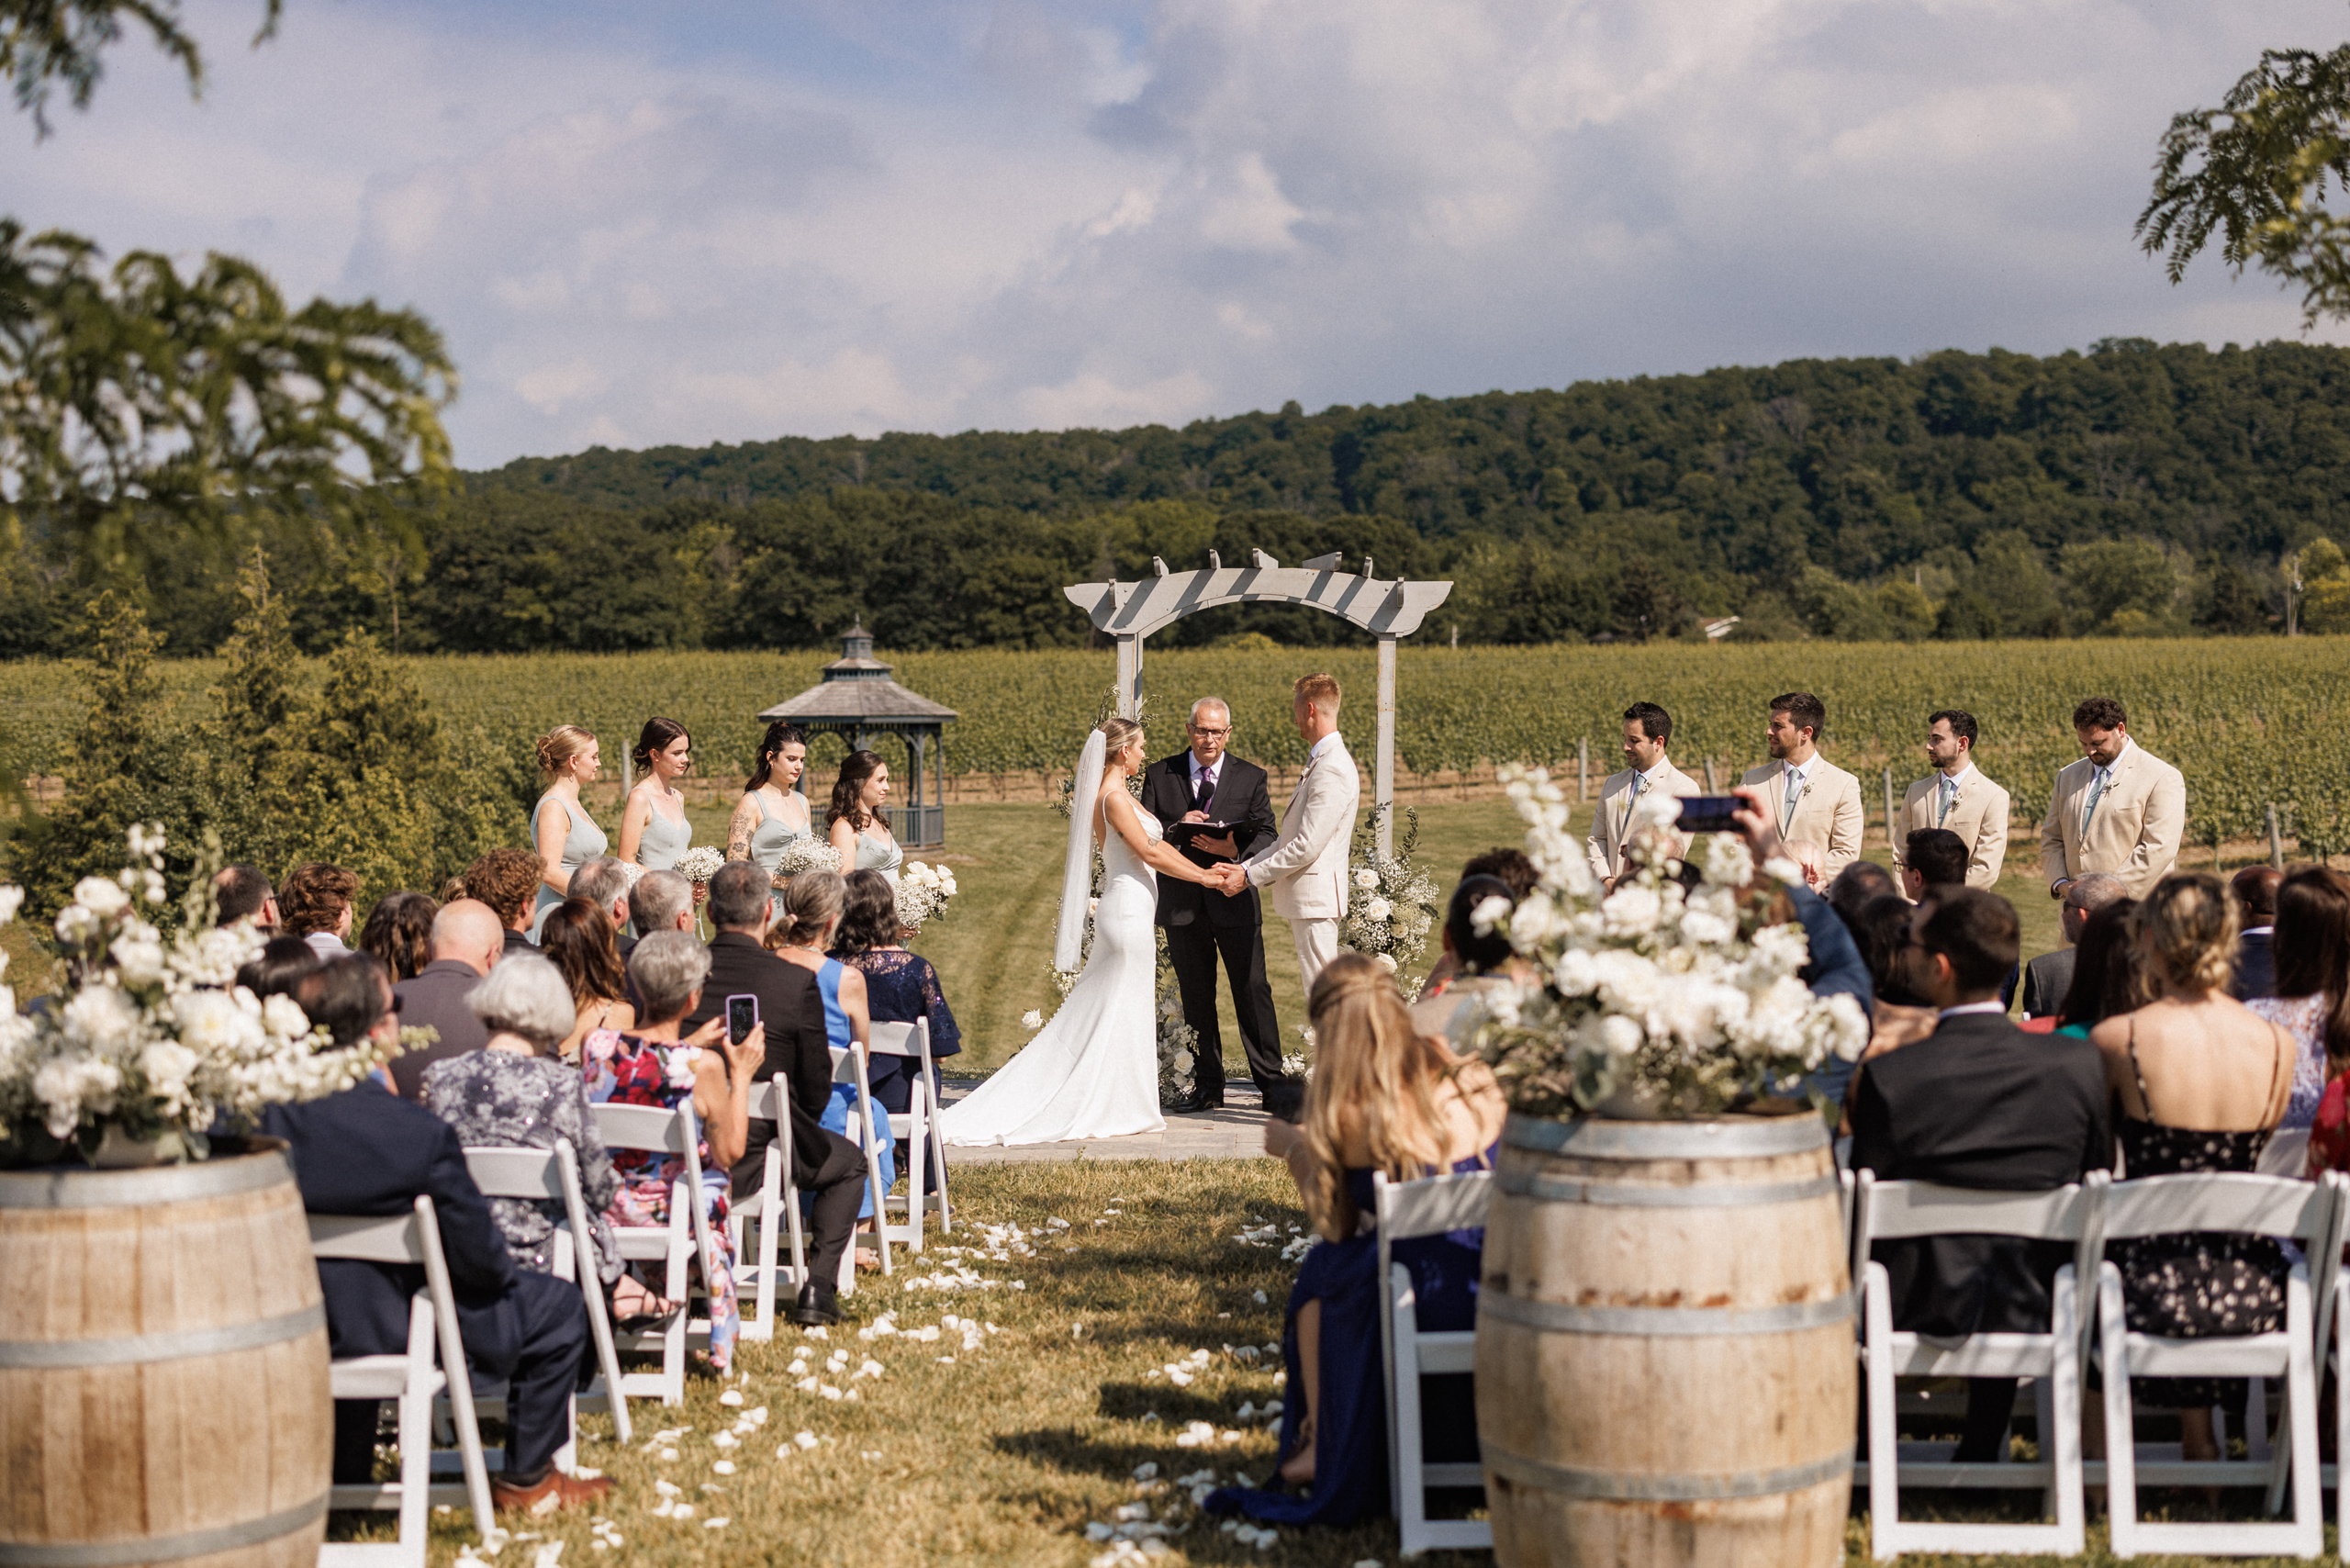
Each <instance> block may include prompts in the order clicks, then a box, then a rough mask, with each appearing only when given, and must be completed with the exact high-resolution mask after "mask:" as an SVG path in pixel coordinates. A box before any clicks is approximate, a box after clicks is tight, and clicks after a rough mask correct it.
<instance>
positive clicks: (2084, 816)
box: [2040, 697, 2187, 899]
mask: <svg viewBox="0 0 2350 1568" xmlns="http://www.w3.org/2000/svg"><path fill="white" fill-rule="evenodd" d="M2073 733H2074V734H2075V736H2076V737H2077V738H2078V739H2079V741H2080V743H2081V760H2080V761H2078V762H2076V763H2071V764H2068V765H2067V766H2066V767H2063V768H2060V769H2058V771H2057V774H2056V788H2055V790H2054V792H2053V793H2052V794H2051V795H2050V796H2049V800H2048V816H2047V820H2045V821H2044V822H2042V823H2041V824H2040V869H2041V872H2042V875H2044V876H2045V877H2046V878H2047V879H2048V896H2049V897H2050V898H2052V899H2061V898H2063V897H2064V896H2065V889H2066V888H2069V887H2071V886H2072V885H2073V882H2074V880H2075V879H2076V878H2079V877H2083V876H2086V875H2087V874H2088V873H2089V872H2091V871H2105V872H2109V873H2110V874H2111V875H2112V876H2114V877H2116V878H2119V879H2121V886H2122V890H2123V891H2124V892H2125V893H2126V895H2127V896H2129V897H2131V898H2133V899H2142V898H2144V897H2145V896H2146V894H2147V893H2148V892H2149V891H2151V890H2153V888H2154V884H2155V883H2156V882H2159V881H2161V880H2162V879H2164V878H2165V877H2166V876H2168V875H2169V874H2170V869H2171V868H2172V867H2173V866H2174V865H2176V864H2177V862H2178V846H2179V845H2180V844H2181V843H2182V842H2183V841H2184V840H2185V839H2186V836H2187V780H2186V779H2185V778H2183V777H2181V776H2180V774H2179V771H2178V769H2177V768H2176V767H2172V766H2171V765H2170V764H2169V763H2167V762H2165V761H2163V760H2162V759H2161V758H2160V757H2158V756H2153V755H2152V754H2150V753H2149V752H2147V751H2146V750H2144V749H2143V747H2141V746H2140V745H2138V744H2137V742H2135V741H2133V740H2132V739H2131V738H2130V722H2129V715H2128V714H2126V713H2124V712H2123V711H2121V703H2119V702H2117V701H2115V700H2113V699H2112V698H2110V697H2092V698H2090V699H2089V700H2087V701H2086V702H2084V703H2082V704H2081V705H2080V706H2079V707H2078V708H2076V709H2074V710H2073Z"/></svg>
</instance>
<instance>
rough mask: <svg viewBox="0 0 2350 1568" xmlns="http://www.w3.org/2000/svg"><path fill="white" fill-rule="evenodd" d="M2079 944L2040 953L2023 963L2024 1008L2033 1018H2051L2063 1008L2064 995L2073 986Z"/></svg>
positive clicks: (2079, 951) (2078, 956) (2078, 957)
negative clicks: (2028, 961)
mask: <svg viewBox="0 0 2350 1568" xmlns="http://www.w3.org/2000/svg"><path fill="white" fill-rule="evenodd" d="M2080 957H2081V950H2080V949H2079V948H2078V947H2059V948H2057V949H2056V950H2055V951H2054V952H2053V953H2042V954H2041V955H2040V957H2038V958H2034V959H2033V960H2032V961H2031V962H2030V963H2028V964H2026V965H2025V966H2024V967H2023V1010H2024V1013H2025V1014H2027V1015H2028V1016H2030V1017H2033V1018H2053V1017H2054V1016H2055V1015H2056V1014H2059V1013H2062V1012H2063V1011H2065V993H2066V992H2067V991H2071V990H2072V989H2073V966H2074V965H2075V964H2076V963H2077V962H2078V961H2079V960H2080Z"/></svg>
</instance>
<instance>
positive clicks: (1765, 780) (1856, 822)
mask: <svg viewBox="0 0 2350 1568" xmlns="http://www.w3.org/2000/svg"><path fill="white" fill-rule="evenodd" d="M1786 766H1787V765H1786V764H1785V763H1784V762H1774V763H1769V764H1766V765H1765V766H1763V767H1750V768H1748V769H1747V771H1746V777H1744V778H1740V780H1739V782H1740V784H1743V785H1744V786H1746V788H1748V789H1750V790H1761V791H1762V805H1763V809H1764V810H1765V811H1766V812H1768V813H1769V815H1770V818H1771V823H1772V825H1773V826H1774V827H1776V828H1777V829H1778V830H1779V836H1780V837H1782V838H1784V839H1785V840H1786V841H1787V842H1788V843H1790V844H1793V843H1795V842H1796V840H1798V839H1807V840H1809V841H1810V842H1811V843H1813V844H1817V845H1818V846H1820V849H1821V851H1822V854H1821V857H1820V866H1821V868H1822V875H1823V877H1833V876H1835V875H1836V873H1837V872H1839V871H1841V870H1842V869H1843V868H1845V867H1847V866H1850V865H1851V864H1852V862H1853V861H1855V860H1858V859H1859V858H1860V857H1861V824H1862V823H1863V822H1864V821H1866V820H1867V819H1866V818H1865V817H1864V816H1863V814H1862V812H1861V781H1860V780H1859V779H1857V778H1853V777H1852V775H1851V774H1849V773H1847V772H1845V771H1844V770H1843V769H1842V768H1841V767H1837V766H1836V765H1835V764H1834V763H1832V762H1830V761H1829V760H1828V759H1827V758H1826V757H1824V756H1818V754H1816V753H1815V754H1814V755H1813V756H1812V759H1811V760H1810V761H1809V762H1807V763H1805V764H1804V765H1803V777H1804V785H1803V793H1802V794H1801V795H1799V796H1797V797H1796V814H1795V820H1794V821H1792V822H1790V821H1788V820H1787V814H1786V811H1785V805H1786V795H1787V787H1786V782H1785V774H1786Z"/></svg>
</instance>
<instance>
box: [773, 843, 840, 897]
mask: <svg viewBox="0 0 2350 1568" xmlns="http://www.w3.org/2000/svg"><path fill="white" fill-rule="evenodd" d="M840 868H841V852H840V851H839V850H837V849H834V847H833V846H832V841H831V840H830V839H823V838H819V837H817V836H816V835H815V834H812V833H807V834H800V836H799V837H798V838H795V839H793V840H792V841H791V842H790V843H789V844H787V845H785V846H783V858H781V859H780V860H778V861H777V862H776V867H775V880H776V885H777V886H778V887H781V886H782V885H783V884H784V883H786V882H788V881H789V880H790V879H792V878H794V877H797V876H799V875H800V874H801V873H802V872H807V871H837V870H839V869H840Z"/></svg>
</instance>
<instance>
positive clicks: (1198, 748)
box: [1142, 697, 1304, 1119]
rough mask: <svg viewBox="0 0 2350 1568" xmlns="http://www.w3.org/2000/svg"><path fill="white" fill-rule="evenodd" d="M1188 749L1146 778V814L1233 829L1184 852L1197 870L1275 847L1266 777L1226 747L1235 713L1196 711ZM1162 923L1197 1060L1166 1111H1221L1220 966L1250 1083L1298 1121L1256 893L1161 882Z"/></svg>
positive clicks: (1296, 1093)
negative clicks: (1188, 1085)
mask: <svg viewBox="0 0 2350 1568" xmlns="http://www.w3.org/2000/svg"><path fill="white" fill-rule="evenodd" d="M1187 729H1188V732H1189V734H1190V735H1191V739H1192V744H1191V746H1190V747H1189V749H1187V750H1184V751H1179V752H1177V753H1176V754H1175V755H1174V756H1170V757H1167V758H1165V759H1164V760H1162V761H1159V762H1154V763H1152V764H1151V765H1150V767H1147V769H1145V770H1144V772H1143V776H1142V808H1143V810H1145V811H1147V812H1149V813H1150V814H1151V815H1153V816H1155V817H1157V818H1158V823H1159V825H1160V826H1161V827H1168V828H1171V827H1173V826H1174V825H1175V824H1176V823H1180V822H1218V823H1231V824H1232V831H1231V832H1230V833H1228V834H1218V835H1215V836H1213V837H1211V836H1207V835H1202V836H1200V837H1197V838H1194V839H1192V841H1191V842H1190V843H1189V844H1187V845H1184V846H1182V854H1183V856H1184V857H1185V858H1186V859H1188V860H1190V861H1191V862H1192V864H1193V865H1195V866H1213V865H1214V864H1216V863H1217V862H1218V861H1220V860H1221V861H1232V860H1237V859H1242V858H1244V857H1248V856H1250V855H1254V854H1256V853H1258V852H1259V851H1260V850H1263V849H1266V848H1269V847H1270V846H1271V845H1272V842H1273V839H1274V837H1275V836H1276V835H1275V830H1274V827H1273V805H1272V800H1271V798H1270V795H1269V794H1268V793H1267V791H1266V789H1265V770H1264V769H1263V768H1261V767H1258V766H1257V765H1256V764H1255V763H1253V762H1244V761H1242V760H1241V759H1240V758H1239V757H1237V756H1232V755H1231V753H1230V752H1228V751H1227V750H1226V749H1225V747H1226V746H1227V745H1230V744H1231V739H1232V710H1231V708H1230V707H1228V706H1227V705H1226V704H1225V701H1224V700H1223V699H1222V698H1220V697H1203V698H1201V699H1200V700H1198V701H1197V702H1194V703H1192V718H1191V722H1190V724H1189V725H1188V726H1187ZM1158 924H1161V925H1163V926H1165V927H1166V928H1167V957H1168V959H1169V962H1170V963H1171V964H1172V965H1173V966H1174V969H1175V983H1176V985H1177V986H1178V987H1179V988H1181V991H1182V993H1183V1022H1185V1023H1186V1024H1189V1025H1191V1026H1192V1028H1193V1029H1194V1030H1195V1031H1197V1032H1198V1034H1199V1036H1200V1038H1199V1045H1198V1048H1197V1049H1196V1051H1195V1052H1194V1053H1193V1059H1194V1062H1195V1066H1196V1076H1195V1078H1194V1080H1193V1083H1192V1092H1191V1093H1190V1094H1188V1095H1186V1096H1185V1097H1184V1098H1183V1099H1182V1100H1181V1101H1179V1102H1178V1103H1175V1104H1172V1105H1169V1107H1168V1109H1169V1110H1171V1111H1176V1112H1179V1113H1188V1112H1193V1111H1207V1110H1213V1109H1214V1108H1215V1107H1217V1106H1219V1105H1221V1104H1223V1103H1224V1036H1223V1033H1222V1031H1221V1030H1220V1029H1219V1028H1218V1026H1217V1023H1216V1008H1215V975H1216V963H1217V960H1218V959H1219V958H1221V959H1222V960H1223V964H1224V970H1225V974H1226V975H1228V976H1229V977H1231V980H1232V1009H1233V1012H1234V1013H1235V1014H1237V1016H1238V1017H1239V1020H1240V1046H1241V1048H1242V1049H1243V1050H1244V1051H1246V1052H1247V1053H1248V1076H1249V1077H1251V1078H1253V1079H1255V1080H1256V1081H1257V1087H1258V1089H1259V1091H1260V1092H1262V1093H1263V1094H1264V1097H1265V1109H1266V1111H1267V1112H1268V1113H1270V1114H1273V1115H1277V1116H1281V1117H1283V1118H1284V1119H1290V1118H1292V1117H1293V1116H1294V1115H1295V1113H1296V1108H1297V1106H1298V1105H1299V1104H1300V1103H1302V1102H1303V1100H1304V1091H1303V1090H1301V1089H1300V1088H1299V1087H1298V1085H1297V1084H1296V1083H1295V1082H1294V1081H1292V1080H1291V1079H1289V1078H1287V1077H1285V1076H1283V1074H1282V1072H1281V1025H1278V1024H1277V1023H1275V1022H1274V1020H1273V988H1272V987H1271V986H1270V984H1268V983H1267V982H1266V980H1265V927H1264V914H1263V912H1262V909H1261V907H1260V905H1259V900H1258V897H1257V890H1256V889H1255V888H1253V887H1249V886H1248V885H1247V884H1246V883H1243V884H1242V887H1241V890H1240V891H1238V892H1237V893H1233V894H1229V895H1227V894H1225V893H1220V892H1218V891H1216V890H1214V889H1213V888H1204V887H1202V886H1201V885H1200V884H1199V883H1197V882H1186V881H1184V880H1182V879H1181V878H1176V877H1164V876H1162V877H1160V878H1159V879H1158Z"/></svg>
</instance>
